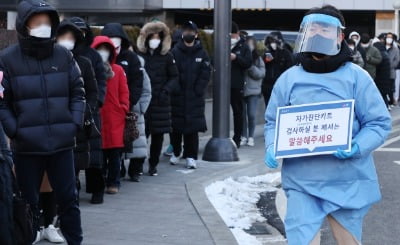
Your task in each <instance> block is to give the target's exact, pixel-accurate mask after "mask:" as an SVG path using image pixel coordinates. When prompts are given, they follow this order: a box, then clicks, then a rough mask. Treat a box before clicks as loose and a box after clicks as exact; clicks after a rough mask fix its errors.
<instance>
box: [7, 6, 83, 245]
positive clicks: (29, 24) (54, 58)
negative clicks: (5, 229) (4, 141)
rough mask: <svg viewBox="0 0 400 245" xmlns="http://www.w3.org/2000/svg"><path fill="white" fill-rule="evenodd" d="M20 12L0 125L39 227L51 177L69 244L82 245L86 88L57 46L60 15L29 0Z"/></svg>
mask: <svg viewBox="0 0 400 245" xmlns="http://www.w3.org/2000/svg"><path fill="white" fill-rule="evenodd" d="M17 12H18V15H17V21H16V29H17V32H18V39H19V42H18V43H17V44H15V45H12V46H10V47H8V48H7V49H5V50H3V51H2V52H1V53H0V70H1V71H3V72H4V80H3V82H2V85H3V87H4V98H2V99H0V120H1V121H2V123H3V126H4V131H5V132H6V134H7V136H8V137H9V138H10V139H11V140H12V150H13V153H14V162H15V172H16V176H17V179H18V184H19V188H20V189H21V192H22V195H23V196H24V198H25V199H26V200H27V202H28V204H29V205H30V207H31V208H32V212H33V214H34V224H35V225H37V223H38V222H37V221H38V216H39V213H38V201H39V187H40V183H41V181H42V178H43V174H44V172H47V175H48V178H49V181H50V184H51V187H52V188H53V189H54V191H55V193H57V195H56V199H57V204H58V211H59V214H60V228H61V231H62V233H63V235H64V237H65V239H66V241H67V243H68V244H70V245H77V244H81V242H82V239H83V236H82V228H81V218H80V210H79V205H78V196H77V190H76V185H75V173H74V159H73V148H74V147H75V135H76V133H77V131H78V129H80V128H82V127H83V119H84V111H85V107H86V102H85V90H84V82H83V80H82V77H81V73H80V70H79V67H78V65H77V64H76V62H75V60H74V59H73V56H72V54H71V52H70V51H68V50H67V49H66V48H64V47H62V46H60V45H55V44H54V37H55V34H56V31H57V27H58V25H59V16H58V13H57V11H56V10H55V9H54V8H53V7H51V6H50V5H49V4H48V3H46V2H44V1H41V0H26V1H22V2H20V3H19V5H18V7H17Z"/></svg>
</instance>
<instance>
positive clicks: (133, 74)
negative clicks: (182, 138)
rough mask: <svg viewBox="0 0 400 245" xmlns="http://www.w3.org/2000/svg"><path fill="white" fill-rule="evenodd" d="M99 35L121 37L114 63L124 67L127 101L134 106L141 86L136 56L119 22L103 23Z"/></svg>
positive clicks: (139, 66) (141, 73)
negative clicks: (127, 89) (127, 92)
mask: <svg viewBox="0 0 400 245" xmlns="http://www.w3.org/2000/svg"><path fill="white" fill-rule="evenodd" d="M101 35H103V36H108V37H110V38H111V37H119V38H121V39H122V43H121V51H120V53H119V54H118V56H117V61H116V64H118V65H120V66H122V68H124V71H125V73H126V76H127V79H128V87H129V101H130V103H131V106H134V105H136V104H137V102H138V101H139V99H140V96H141V95H142V88H143V72H142V71H141V68H142V67H141V65H140V61H139V59H138V56H137V55H136V54H135V53H134V52H132V51H131V50H129V46H130V41H129V38H128V35H127V34H126V32H125V30H124V29H123V27H122V25H121V24H119V23H109V24H107V25H105V26H104V28H103V30H102V31H101Z"/></svg>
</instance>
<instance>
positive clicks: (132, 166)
mask: <svg viewBox="0 0 400 245" xmlns="http://www.w3.org/2000/svg"><path fill="white" fill-rule="evenodd" d="M145 160H146V158H131V160H130V161H129V167H128V175H129V177H133V176H135V175H138V174H140V173H143V164H144V162H145Z"/></svg>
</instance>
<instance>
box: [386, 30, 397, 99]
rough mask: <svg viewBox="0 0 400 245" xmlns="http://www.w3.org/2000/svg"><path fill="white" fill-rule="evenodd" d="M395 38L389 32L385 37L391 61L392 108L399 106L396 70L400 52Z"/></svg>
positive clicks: (390, 96) (390, 94) (390, 95)
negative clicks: (396, 95) (396, 97)
mask: <svg viewBox="0 0 400 245" xmlns="http://www.w3.org/2000/svg"><path fill="white" fill-rule="evenodd" d="M394 40H395V38H394V35H393V33H391V32H389V33H387V34H386V36H385V43H386V50H387V52H388V55H389V60H390V84H391V90H390V93H389V98H390V100H389V104H390V105H391V106H395V105H398V103H397V101H396V100H395V97H394V96H395V94H398V93H399V91H398V89H396V87H395V80H396V68H397V66H398V65H399V62H400V52H399V48H398V47H397V44H396V43H395V41H394Z"/></svg>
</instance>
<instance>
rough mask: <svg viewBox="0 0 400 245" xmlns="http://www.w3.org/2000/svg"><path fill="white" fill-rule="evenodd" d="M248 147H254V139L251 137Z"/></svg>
mask: <svg viewBox="0 0 400 245" xmlns="http://www.w3.org/2000/svg"><path fill="white" fill-rule="evenodd" d="M247 145H248V146H254V138H252V137H250V138H249V140H248V141H247Z"/></svg>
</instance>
